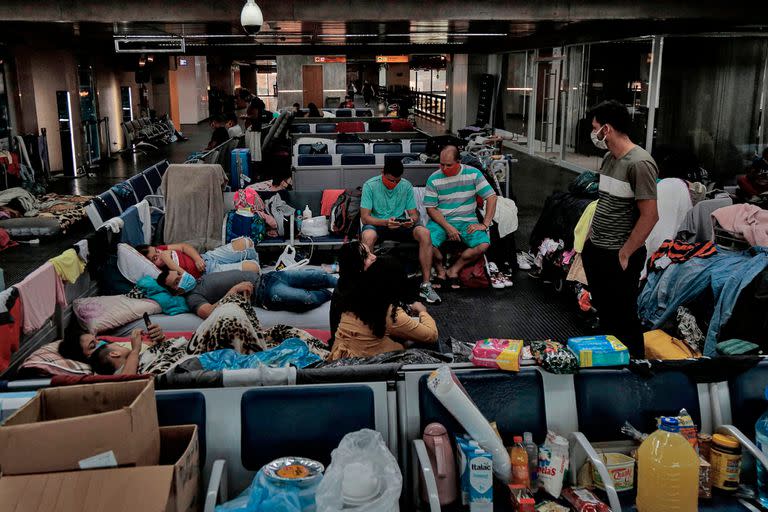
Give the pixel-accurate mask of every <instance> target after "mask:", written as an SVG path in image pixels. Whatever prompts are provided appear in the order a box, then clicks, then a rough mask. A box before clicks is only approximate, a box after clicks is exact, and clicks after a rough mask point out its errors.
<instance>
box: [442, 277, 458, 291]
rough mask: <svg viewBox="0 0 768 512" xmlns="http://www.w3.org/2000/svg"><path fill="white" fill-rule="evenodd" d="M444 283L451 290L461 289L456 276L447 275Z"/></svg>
mask: <svg viewBox="0 0 768 512" xmlns="http://www.w3.org/2000/svg"><path fill="white" fill-rule="evenodd" d="M446 285H447V286H448V288H449V289H451V290H460V289H461V281H459V278H458V277H449V278H447V279H446Z"/></svg>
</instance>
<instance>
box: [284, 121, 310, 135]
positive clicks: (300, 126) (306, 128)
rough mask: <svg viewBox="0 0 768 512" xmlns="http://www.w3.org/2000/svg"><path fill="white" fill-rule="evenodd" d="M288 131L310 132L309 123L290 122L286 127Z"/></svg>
mask: <svg viewBox="0 0 768 512" xmlns="http://www.w3.org/2000/svg"><path fill="white" fill-rule="evenodd" d="M288 131H289V132H290V133H310V130H309V125H308V124H306V123H304V124H292V125H291V127H290V128H289V129H288Z"/></svg>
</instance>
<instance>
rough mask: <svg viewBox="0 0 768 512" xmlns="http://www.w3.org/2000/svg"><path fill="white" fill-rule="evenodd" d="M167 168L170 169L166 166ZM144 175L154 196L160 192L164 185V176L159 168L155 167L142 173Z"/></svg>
mask: <svg viewBox="0 0 768 512" xmlns="http://www.w3.org/2000/svg"><path fill="white" fill-rule="evenodd" d="M165 168H166V169H167V168H168V167H167V166H166V167H165ZM142 174H143V175H144V177H145V178H146V179H147V182H148V183H149V186H150V187H151V188H152V193H153V194H154V193H156V192H157V191H158V190H160V185H161V184H162V183H163V175H162V174H161V173H160V167H159V166H157V165H154V166H152V167H150V168H149V169H147V170H145V171H144V172H142Z"/></svg>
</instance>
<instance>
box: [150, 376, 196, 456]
mask: <svg viewBox="0 0 768 512" xmlns="http://www.w3.org/2000/svg"><path fill="white" fill-rule="evenodd" d="M155 400H156V402H157V421H158V423H159V425H160V426H161V427H168V426H171V425H197V437H198V438H199V441H200V464H201V465H204V464H205V396H204V395H203V394H202V393H200V392H199V391H177V392H173V393H156V394H155Z"/></svg>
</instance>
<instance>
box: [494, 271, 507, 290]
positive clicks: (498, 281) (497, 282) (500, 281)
mask: <svg viewBox="0 0 768 512" xmlns="http://www.w3.org/2000/svg"><path fill="white" fill-rule="evenodd" d="M491 286H493V287H494V288H496V289H497V290H503V289H504V288H506V285H505V284H504V276H503V275H502V274H501V272H496V273H494V274H491Z"/></svg>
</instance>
